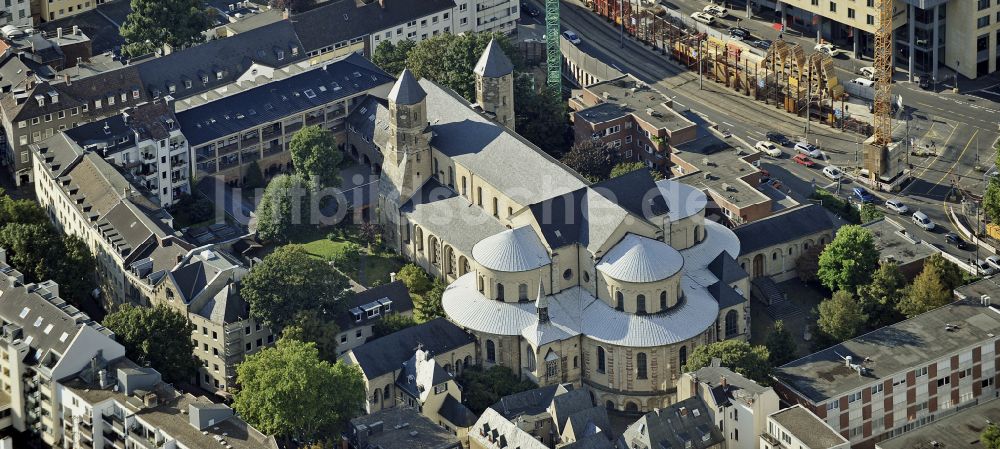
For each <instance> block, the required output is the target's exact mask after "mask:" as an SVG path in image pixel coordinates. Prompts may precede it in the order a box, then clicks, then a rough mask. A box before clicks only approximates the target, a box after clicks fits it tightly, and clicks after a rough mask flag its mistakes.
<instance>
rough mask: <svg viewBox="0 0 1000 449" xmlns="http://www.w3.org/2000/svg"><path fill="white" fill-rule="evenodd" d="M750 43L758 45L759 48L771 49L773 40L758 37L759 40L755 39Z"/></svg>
mask: <svg viewBox="0 0 1000 449" xmlns="http://www.w3.org/2000/svg"><path fill="white" fill-rule="evenodd" d="M750 45H753V46H754V47H757V48H759V49H761V50H770V49H771V41H769V40H767V39H757V40H755V41H753V42H750Z"/></svg>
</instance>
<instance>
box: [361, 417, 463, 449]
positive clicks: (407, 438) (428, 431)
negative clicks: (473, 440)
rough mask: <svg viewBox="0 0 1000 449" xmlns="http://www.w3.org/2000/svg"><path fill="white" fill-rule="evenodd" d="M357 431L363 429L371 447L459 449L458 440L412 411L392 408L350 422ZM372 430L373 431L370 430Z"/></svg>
mask: <svg viewBox="0 0 1000 449" xmlns="http://www.w3.org/2000/svg"><path fill="white" fill-rule="evenodd" d="M351 426H352V427H354V428H355V429H357V428H358V427H359V426H365V427H366V428H368V429H370V431H371V432H372V433H371V434H369V435H368V444H369V446H370V447H380V448H383V449H440V448H446V447H447V448H451V447H456V448H457V447H461V444H460V443H459V442H458V437H456V436H455V435H454V434H452V433H451V431H449V430H448V429H445V428H444V427H441V426H439V425H437V424H435V423H434V422H433V421H431V420H430V419H427V418H426V417H425V416H424V415H421V414H420V412H419V411H417V409H415V408H410V407H394V408H390V409H385V410H381V411H378V412H375V413H372V414H370V415H364V416H359V417H357V418H354V419H352V420H351ZM373 427H374V430H372V428H373Z"/></svg>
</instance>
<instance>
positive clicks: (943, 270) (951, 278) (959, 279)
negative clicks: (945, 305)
mask: <svg viewBox="0 0 1000 449" xmlns="http://www.w3.org/2000/svg"><path fill="white" fill-rule="evenodd" d="M926 270H931V271H933V272H935V273H936V274H937V275H938V277H939V278H941V284H942V285H944V288H946V289H948V290H949V291H951V290H954V289H955V288H957V287H959V286H961V285H962V284H965V273H964V272H963V271H962V269H961V268H960V267H959V266H958V265H955V263H954V262H952V261H950V260H948V259H945V258H944V256H942V255H941V253H934V254H932V255H931V257H928V258H927V260H925V261H924V271H926Z"/></svg>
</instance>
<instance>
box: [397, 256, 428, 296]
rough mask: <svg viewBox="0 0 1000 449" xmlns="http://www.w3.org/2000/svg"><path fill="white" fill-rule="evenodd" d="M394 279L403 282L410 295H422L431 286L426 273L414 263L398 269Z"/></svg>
mask: <svg viewBox="0 0 1000 449" xmlns="http://www.w3.org/2000/svg"><path fill="white" fill-rule="evenodd" d="M396 279H399V280H400V281H403V283H404V284H406V288H407V289H409V290H410V293H418V294H419V293H424V292H426V291H428V290H430V289H431V287H432V286H433V284H432V283H431V277H430V276H428V275H427V272H426V271H424V269H423V268H420V266H418V265H417V264H414V263H408V264H406V265H403V268H400V269H399V273H397V274H396Z"/></svg>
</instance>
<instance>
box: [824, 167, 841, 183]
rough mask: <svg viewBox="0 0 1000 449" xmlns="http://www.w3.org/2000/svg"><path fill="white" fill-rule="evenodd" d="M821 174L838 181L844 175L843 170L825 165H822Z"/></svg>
mask: <svg viewBox="0 0 1000 449" xmlns="http://www.w3.org/2000/svg"><path fill="white" fill-rule="evenodd" d="M823 176H826V177H827V178H830V179H832V180H834V181H838V180H840V178H842V177H844V172H842V171H840V169H839V168H837V167H834V166H832V165H827V166H826V167H823Z"/></svg>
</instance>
